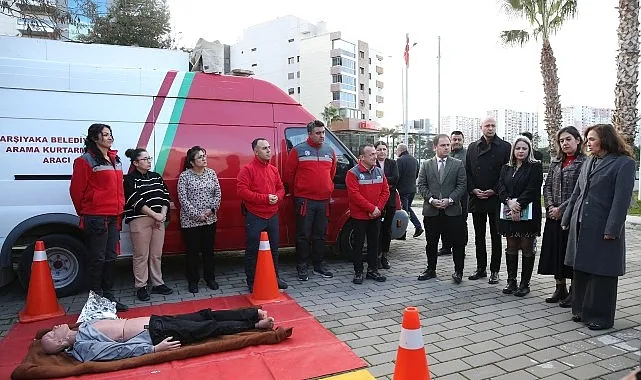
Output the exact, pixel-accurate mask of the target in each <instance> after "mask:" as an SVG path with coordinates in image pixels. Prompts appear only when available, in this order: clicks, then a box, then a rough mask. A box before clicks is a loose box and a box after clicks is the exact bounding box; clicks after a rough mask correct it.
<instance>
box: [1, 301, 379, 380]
mask: <svg viewBox="0 0 641 380" xmlns="http://www.w3.org/2000/svg"><path fill="white" fill-rule="evenodd" d="M247 306H251V305H250V303H249V302H248V300H247V298H246V296H231V297H220V298H209V299H203V300H196V301H186V302H180V303H172V304H162V305H154V306H147V307H140V308H135V309H131V310H129V311H127V312H124V313H119V316H120V317H123V318H132V317H139V316H147V315H150V314H180V313H189V312H192V311H197V310H200V309H204V308H212V309H234V308H239V307H247ZM263 309H265V310H267V312H268V314H269V315H271V316H274V317H275V318H276V321H277V323H276V325H277V326H283V327H293V328H294V332H293V334H292V336H291V337H290V338H289V339H286V340H285V341H284V342H282V343H279V344H276V345H263V346H251V347H245V348H243V349H240V350H234V351H227V352H221V353H215V354H210V355H205V356H200V357H197V358H191V359H187V360H176V361H172V362H167V363H163V364H160V365H154V366H144V367H139V368H134V369H129V370H123V371H117V372H108V373H103V374H92V375H86V376H83V378H88V379H110V380H111V379H145V378H149V377H151V376H153V378H154V379H192V378H204V377H203V376H205V375H206V376H205V377H207V378H215V379H218V380H228V379H229V380H235V379H256V380H263V379H264V380H299V379H301V380H302V379H309V378H314V377H319V376H325V375H330V374H334V373H338V372H343V371H348V370H352V369H356V368H361V367H365V366H366V365H367V364H366V363H365V362H364V361H363V360H362V359H361V358H359V357H358V356H356V355H355V354H354V353H353V352H352V351H351V350H350V349H349V347H348V346H347V345H346V344H345V343H343V342H341V341H340V340H338V339H337V338H336V337H335V336H334V334H332V333H331V332H329V331H328V330H327V329H325V328H324V327H323V326H322V325H321V324H320V323H319V322H318V321H317V320H316V319H314V317H313V316H312V315H311V314H309V313H308V312H307V311H306V310H305V309H303V308H302V307H300V306H299V305H298V304H297V303H296V301H294V300H293V299H292V298H290V297H289V296H287V300H286V301H283V302H279V303H273V304H267V305H264V306H263ZM77 318H78V316H77V315H73V316H64V317H59V318H52V319H49V320H46V321H39V322H34V323H27V324H20V323H18V324H16V325H14V326H13V328H11V330H10V331H9V333H8V334H7V336H6V337H5V338H4V339H2V341H0V379H9V376H10V375H11V372H12V371H13V369H14V368H16V367H17V366H18V364H20V362H21V361H22V359H23V358H24V356H25V355H26V353H27V350H28V347H29V343H30V342H31V340H32V339H33V337H34V336H35V334H36V332H37V331H38V330H40V329H42V328H48V327H51V326H54V325H57V324H60V323H73V322H75V321H76V319H77Z"/></svg>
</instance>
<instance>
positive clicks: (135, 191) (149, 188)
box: [124, 170, 171, 223]
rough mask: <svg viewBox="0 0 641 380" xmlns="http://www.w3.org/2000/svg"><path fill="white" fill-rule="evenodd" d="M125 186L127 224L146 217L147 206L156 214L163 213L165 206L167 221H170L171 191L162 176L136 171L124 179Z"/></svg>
mask: <svg viewBox="0 0 641 380" xmlns="http://www.w3.org/2000/svg"><path fill="white" fill-rule="evenodd" d="M124 186H125V200H126V203H125V223H129V222H131V221H132V220H133V219H136V218H140V217H142V216H146V215H145V214H144V213H143V212H142V208H143V206H147V207H149V208H150V209H152V210H153V211H155V212H161V211H162V208H163V206H166V207H167V221H169V202H170V201H171V200H170V198H169V191H167V186H165V182H164V181H163V180H162V177H161V176H160V174H158V173H156V172H151V171H150V172H147V173H145V174H142V173H140V172H139V171H138V170H134V171H133V172H131V173H130V174H127V175H126V176H125V177H124Z"/></svg>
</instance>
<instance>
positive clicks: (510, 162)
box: [507, 135, 539, 166]
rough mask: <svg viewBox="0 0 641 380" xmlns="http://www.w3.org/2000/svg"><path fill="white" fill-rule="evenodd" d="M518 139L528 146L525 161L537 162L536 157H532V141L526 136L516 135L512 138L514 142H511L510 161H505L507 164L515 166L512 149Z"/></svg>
mask: <svg viewBox="0 0 641 380" xmlns="http://www.w3.org/2000/svg"><path fill="white" fill-rule="evenodd" d="M519 141H523V142H524V143H525V144H527V147H528V154H527V159H526V160H525V161H527V162H539V160H537V159H536V158H534V150H533V149H532V141H530V139H528V138H527V137H526V136H522V135H521V136H517V137H516V138H515V139H514V142H512V149H511V150H510V161H509V162H508V163H507V164H508V165H509V166H515V165H516V157H515V156H514V149H515V148H516V144H517V143H518V142H519Z"/></svg>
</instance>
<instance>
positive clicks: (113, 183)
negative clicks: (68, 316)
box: [69, 124, 127, 311]
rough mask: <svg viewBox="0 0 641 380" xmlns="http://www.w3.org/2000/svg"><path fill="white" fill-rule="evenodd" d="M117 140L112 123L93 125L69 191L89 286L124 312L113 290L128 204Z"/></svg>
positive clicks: (75, 164) (125, 308)
mask: <svg viewBox="0 0 641 380" xmlns="http://www.w3.org/2000/svg"><path fill="white" fill-rule="evenodd" d="M113 141H114V138H113V135H112V133H111V127H110V126H108V125H106V124H92V125H91V126H90V127H89V130H88V131H87V138H85V153H84V154H83V155H82V156H80V157H78V158H76V159H75V160H74V162H73V174H72V175H71V185H70V186H69V193H70V195H71V200H72V201H73V205H74V207H75V208H76V213H77V214H78V216H79V217H80V227H81V228H82V229H83V231H84V233H85V239H86V245H87V257H86V266H87V275H88V278H89V289H90V290H93V291H94V292H95V293H97V294H100V295H102V296H103V297H105V298H108V299H109V300H111V301H113V302H116V309H117V310H118V311H124V310H127V306H125V305H123V304H121V303H120V302H117V301H116V298H115V297H114V295H113V293H112V289H113V282H114V281H113V274H114V266H115V264H116V256H117V254H116V250H117V247H118V241H119V240H120V232H119V230H120V218H121V215H122V213H123V210H124V205H125V194H124V188H123V179H122V164H121V162H120V158H119V157H118V155H117V154H118V151H116V150H112V149H111V145H112V144H113Z"/></svg>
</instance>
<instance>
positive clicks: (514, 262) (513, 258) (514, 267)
mask: <svg viewBox="0 0 641 380" xmlns="http://www.w3.org/2000/svg"><path fill="white" fill-rule="evenodd" d="M518 254H519V251H518V250H510V249H506V250H505V265H506V266H507V286H506V287H505V288H504V289H503V294H512V293H514V291H516V272H518V270H519V256H518Z"/></svg>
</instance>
